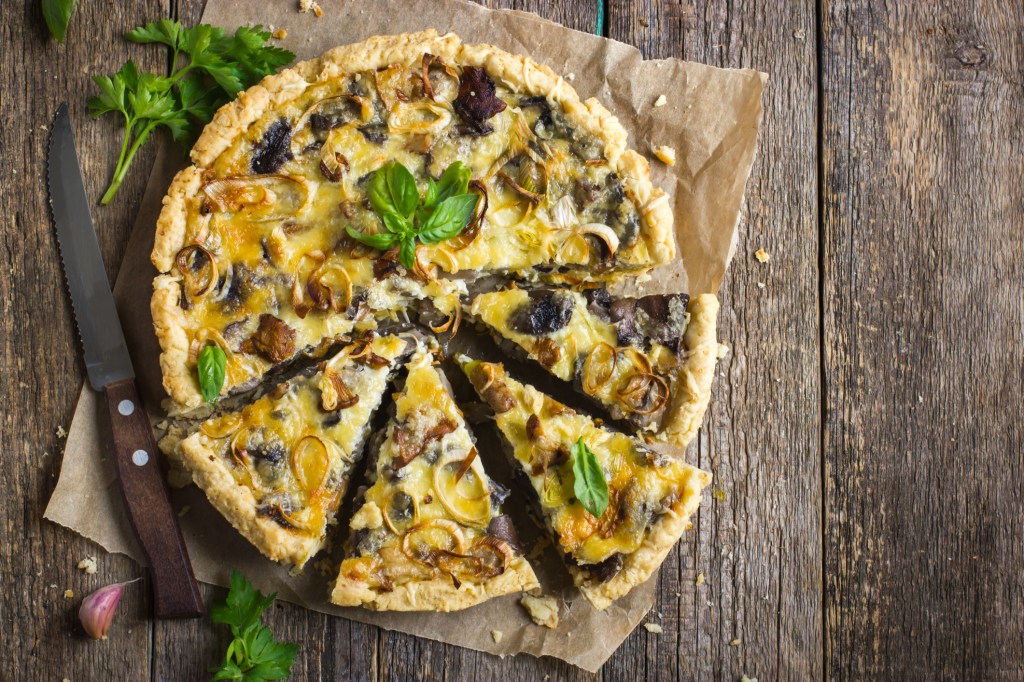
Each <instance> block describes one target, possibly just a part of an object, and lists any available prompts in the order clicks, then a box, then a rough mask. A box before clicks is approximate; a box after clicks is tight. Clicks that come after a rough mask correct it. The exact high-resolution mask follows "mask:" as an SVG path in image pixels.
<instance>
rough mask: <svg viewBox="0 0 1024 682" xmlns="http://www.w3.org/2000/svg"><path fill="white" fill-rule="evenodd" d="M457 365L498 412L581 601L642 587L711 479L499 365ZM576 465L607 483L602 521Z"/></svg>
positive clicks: (607, 600)
mask: <svg viewBox="0 0 1024 682" xmlns="http://www.w3.org/2000/svg"><path fill="white" fill-rule="evenodd" d="M462 362H463V368H464V370H465V373H466V375H467V376H468V377H469V379H470V381H471V382H472V384H473V386H474V388H475V389H476V391H477V393H478V394H479V395H480V397H481V398H482V399H483V400H484V401H485V402H486V403H487V404H488V405H489V406H490V407H491V409H492V410H494V414H495V422H496V424H497V427H498V429H499V430H500V431H501V434H502V436H503V438H504V440H505V443H506V444H507V447H508V450H509V452H510V454H511V456H512V459H513V464H514V465H515V466H516V467H517V468H518V470H519V471H521V472H522V474H523V475H524V476H525V477H526V478H527V479H528V480H529V483H530V486H531V487H532V489H533V491H534V492H535V500H536V503H537V507H538V508H539V511H540V515H541V516H542V517H543V520H544V523H545V525H546V526H547V528H548V530H549V532H550V533H551V535H552V538H553V540H554V542H555V544H556V546H557V547H558V549H560V550H561V552H562V554H563V556H564V558H565V563H566V566H567V568H568V569H569V572H570V573H571V574H572V576H573V580H574V582H575V583H576V585H577V586H578V587H579V589H580V591H581V592H582V593H583V594H584V596H586V597H587V599H589V600H590V602H591V603H592V604H593V605H594V606H595V607H596V608H598V609H604V608H606V607H608V606H609V605H610V604H611V603H612V602H613V601H614V600H615V599H618V598H619V597H621V596H623V595H625V594H627V593H628V592H629V591H630V590H631V589H632V588H633V587H635V586H637V585H639V584H641V583H643V582H644V581H646V580H647V579H648V578H649V577H650V576H651V574H652V573H654V571H656V570H657V569H658V567H659V566H660V565H661V563H662V562H663V561H664V559H665V556H666V555H667V554H668V552H669V550H670V549H671V548H672V547H673V546H674V545H675V543H676V541H677V540H678V539H679V537H680V535H681V534H682V533H683V531H684V530H685V529H686V528H688V527H689V525H690V523H689V518H690V515H691V514H693V513H694V512H695V511H696V510H697V507H698V505H699V504H700V496H701V490H702V489H703V488H704V487H705V486H707V485H708V484H709V483H710V482H711V474H709V473H707V472H705V471H701V470H700V469H697V468H695V467H693V466H690V465H689V464H686V463H685V462H683V461H682V460H679V459H675V458H672V457H669V456H667V455H664V454H659V453H657V452H655V451H653V450H651V449H649V448H648V447H646V446H645V445H644V444H643V443H641V442H640V441H638V440H637V439H635V438H633V437H630V436H628V435H626V434H624V433H621V432H618V431H614V430H612V429H610V428H607V427H604V426H599V425H598V424H597V423H595V421H594V420H593V419H592V418H590V417H588V416H586V415H583V414H579V413H577V412H575V411H574V410H572V409H571V408H569V407H567V406H566V405H563V404H562V403H559V402H558V401H556V400H554V399H553V398H551V397H550V396H547V395H545V394H543V393H541V392H540V391H538V390H537V389H536V388H534V387H532V386H529V385H526V384H522V383H520V382H518V381H516V380H514V379H512V378H510V377H509V376H508V374H507V373H506V372H505V369H504V367H503V366H502V365H500V364H494V363H487V362H479V361H473V360H470V359H468V358H462ZM583 451H585V452H583ZM578 458H584V459H590V460H591V464H590V475H591V476H597V477H600V478H601V479H603V483H602V486H603V487H604V496H605V503H606V506H605V507H604V509H603V511H602V512H601V513H600V515H599V516H595V515H594V514H593V513H591V511H589V510H588V508H587V507H585V505H584V501H583V500H581V499H580V495H581V490H580V488H579V483H580V481H579V480H578V478H579V477H580V476H581V475H582V473H583V472H585V471H587V469H586V467H585V466H584V464H585V463H584V462H580V461H577V459H578ZM579 467H583V470H582V471H581V470H580V469H579ZM598 483H601V481H598ZM584 492H586V489H585V490H584Z"/></svg>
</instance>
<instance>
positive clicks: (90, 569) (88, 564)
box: [78, 556, 96, 575]
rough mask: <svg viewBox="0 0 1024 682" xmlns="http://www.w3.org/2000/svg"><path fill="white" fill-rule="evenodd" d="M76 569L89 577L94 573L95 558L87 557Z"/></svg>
mask: <svg viewBox="0 0 1024 682" xmlns="http://www.w3.org/2000/svg"><path fill="white" fill-rule="evenodd" d="M78 568H80V569H82V570H83V571H85V572H86V573H88V574H89V575H92V574H93V573H95V572H96V557H94V556H87V557H85V558H84V559H82V560H81V561H79V562H78Z"/></svg>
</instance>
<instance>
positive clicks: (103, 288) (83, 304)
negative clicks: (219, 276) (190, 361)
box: [46, 103, 203, 618]
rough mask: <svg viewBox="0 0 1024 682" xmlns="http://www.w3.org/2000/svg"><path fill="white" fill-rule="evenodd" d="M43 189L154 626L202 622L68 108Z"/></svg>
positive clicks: (57, 122)
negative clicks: (146, 581) (149, 588)
mask: <svg viewBox="0 0 1024 682" xmlns="http://www.w3.org/2000/svg"><path fill="white" fill-rule="evenodd" d="M46 181H47V185H48V189H49V191H50V207H51V208H52V209H53V222H54V225H55V227H56V230H57V243H58V246H59V247H60V256H61V263H62V264H63V266H64V276H65V278H66V279H67V283H68V290H69V291H70V293H71V306H72V308H73V309H74V311H75V322H76V323H77V325H78V332H79V336H80V337H81V339H82V347H83V349H84V351H85V366H86V369H87V370H88V372H89V383H91V384H92V386H93V388H95V389H96V390H97V391H102V392H103V397H104V400H105V401H106V404H107V414H108V416H109V419H110V435H111V439H112V441H113V446H114V453H113V454H114V457H113V459H114V466H115V467H116V469H117V476H118V479H119V480H120V483H121V492H122V493H123V496H124V502H125V511H126V512H127V515H128V520H129V521H130V522H131V524H132V528H133V529H134V530H135V536H136V538H137V539H138V541H139V546H140V547H141V548H142V553H143V555H144V556H145V559H146V563H147V564H148V565H149V571H150V574H151V575H152V577H153V611H154V613H155V614H156V617H157V618H196V617H198V616H201V615H202V614H203V600H202V598H201V597H200V595H199V585H198V584H197V583H196V579H195V575H193V573H192V564H191V562H190V561H189V558H188V550H187V548H186V547H185V541H184V539H183V538H182V536H181V529H180V528H179V526H178V516H177V514H176V513H175V512H174V508H173V507H172V506H171V500H170V493H169V491H168V489H167V481H166V480H165V479H164V475H163V472H162V471H161V469H160V466H159V459H158V458H159V450H158V449H157V445H156V440H155V439H154V438H153V428H152V426H151V425H150V423H149V416H148V415H147V414H146V409H145V406H144V405H143V404H142V400H141V399H140V398H139V389H138V387H137V386H136V385H135V372H134V371H132V361H131V359H130V357H129V355H128V345H127V344H126V343H125V341H124V332H123V331H122V330H121V321H120V320H119V319H118V317H117V307H116V306H115V305H114V294H113V293H112V292H111V291H110V284H109V283H108V281H107V273H106V270H104V268H103V257H102V255H100V246H99V242H98V241H97V239H96V230H95V229H94V228H93V224H92V215H91V213H90V211H89V198H88V195H87V194H86V192H85V183H84V182H83V181H82V171H81V168H80V167H79V164H78V152H77V151H76V150H75V139H74V135H73V134H72V132H71V120H70V118H69V116H68V107H67V104H66V103H65V104H62V105H61V107H60V109H59V110H58V111H57V117H56V118H55V119H54V121H53V126H52V127H51V129H50V145H49V149H48V150H47V159H46Z"/></svg>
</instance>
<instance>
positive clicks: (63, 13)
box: [42, 0, 77, 43]
mask: <svg viewBox="0 0 1024 682" xmlns="http://www.w3.org/2000/svg"><path fill="white" fill-rule="evenodd" d="M76 2H77V0H42V4H43V21H45V22H46V27H47V28H48V29H50V35H52V36H53V37H54V38H56V39H57V42H58V43H63V42H64V36H66V35H67V33H68V23H70V21H71V13H72V12H74V11H75V3H76Z"/></svg>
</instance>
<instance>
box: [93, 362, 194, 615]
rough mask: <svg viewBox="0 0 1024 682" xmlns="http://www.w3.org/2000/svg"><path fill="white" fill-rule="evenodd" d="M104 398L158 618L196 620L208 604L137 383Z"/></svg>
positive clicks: (110, 390)
mask: <svg viewBox="0 0 1024 682" xmlns="http://www.w3.org/2000/svg"><path fill="white" fill-rule="evenodd" d="M105 394H106V397H107V411H108V412H109V413H110V426H111V431H112V432H113V436H114V453H115V461H116V462H117V474H118V476H119V477H120V478H121V492H122V493H124V501H125V506H126V508H127V509H128V518H129V519H130V520H131V523H132V527H133V528H134V529H135V535H136V537H137V538H138V539H139V544H140V545H141V546H142V552H143V553H144V554H145V555H146V561H147V562H149V570H150V573H151V574H152V578H153V611H154V613H155V615H156V617H157V618H197V617H199V616H201V615H203V600H202V598H201V597H200V595H199V585H198V584H196V578H195V575H193V573H192V564H191V562H190V561H189V558H188V550H187V549H186V548H185V541H184V540H183V539H182V537H181V529H180V528H179V527H178V517H177V515H175V513H174V509H173V508H172V507H171V499H170V493H169V490H168V488H167V481H166V479H165V478H164V474H163V472H162V471H161V470H160V465H159V461H158V459H157V458H158V454H159V450H157V446H156V441H155V440H154V438H153V429H152V427H151V426H150V423H149V417H147V416H146V410H145V409H144V408H143V406H142V401H141V400H140V399H139V392H138V390H137V389H136V387H135V381H134V380H132V379H126V380H124V381H118V382H115V383H113V384H110V385H109V386H107V387H106V390H105Z"/></svg>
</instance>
